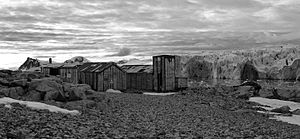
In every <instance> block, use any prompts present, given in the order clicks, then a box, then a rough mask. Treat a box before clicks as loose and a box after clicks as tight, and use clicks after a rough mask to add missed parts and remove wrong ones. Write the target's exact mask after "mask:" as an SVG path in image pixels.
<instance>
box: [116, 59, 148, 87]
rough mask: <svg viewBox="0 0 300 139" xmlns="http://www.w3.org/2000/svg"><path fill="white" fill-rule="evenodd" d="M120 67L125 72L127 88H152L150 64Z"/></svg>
mask: <svg viewBox="0 0 300 139" xmlns="http://www.w3.org/2000/svg"><path fill="white" fill-rule="evenodd" d="M121 68H122V69H123V70H124V71H126V72H127V76H126V80H127V82H126V86H127V89H128V90H139V91H152V90H153V66H152V65H123V66H122V67H121Z"/></svg>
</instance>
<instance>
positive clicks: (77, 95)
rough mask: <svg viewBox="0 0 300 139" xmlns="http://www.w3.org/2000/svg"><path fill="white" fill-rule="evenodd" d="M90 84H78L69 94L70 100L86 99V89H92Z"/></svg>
mask: <svg viewBox="0 0 300 139" xmlns="http://www.w3.org/2000/svg"><path fill="white" fill-rule="evenodd" d="M90 89H91V87H90V86H89V85H77V86H75V87H72V88H71V92H69V94H68V100H69V101H75V100H84V99H86V94H85V93H86V91H88V90H90Z"/></svg>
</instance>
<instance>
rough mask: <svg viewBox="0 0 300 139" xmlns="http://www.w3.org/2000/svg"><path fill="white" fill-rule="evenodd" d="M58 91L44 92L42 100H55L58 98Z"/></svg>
mask: <svg viewBox="0 0 300 139" xmlns="http://www.w3.org/2000/svg"><path fill="white" fill-rule="evenodd" d="M58 95H59V92H58V91H49V92H47V93H46V94H45V97H44V100H45V101H49V100H56V99H57V98H58Z"/></svg>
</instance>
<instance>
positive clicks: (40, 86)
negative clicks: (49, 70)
mask: <svg viewBox="0 0 300 139" xmlns="http://www.w3.org/2000/svg"><path fill="white" fill-rule="evenodd" d="M59 83H60V80H57V79H55V78H45V79H34V80H32V82H30V83H29V85H28V86H29V89H28V90H29V91H33V92H39V93H40V94H41V99H44V100H46V101H48V100H59V101H65V100H66V99H65V93H64V91H63V86H62V85H61V84H59Z"/></svg>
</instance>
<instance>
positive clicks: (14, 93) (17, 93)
mask: <svg viewBox="0 0 300 139" xmlns="http://www.w3.org/2000/svg"><path fill="white" fill-rule="evenodd" d="M24 93H25V92H24V89H23V88H22V87H12V88H2V89H0V94H2V95H3V96H7V97H10V98H13V99H19V98H20V97H21V96H23V95H24Z"/></svg>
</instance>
